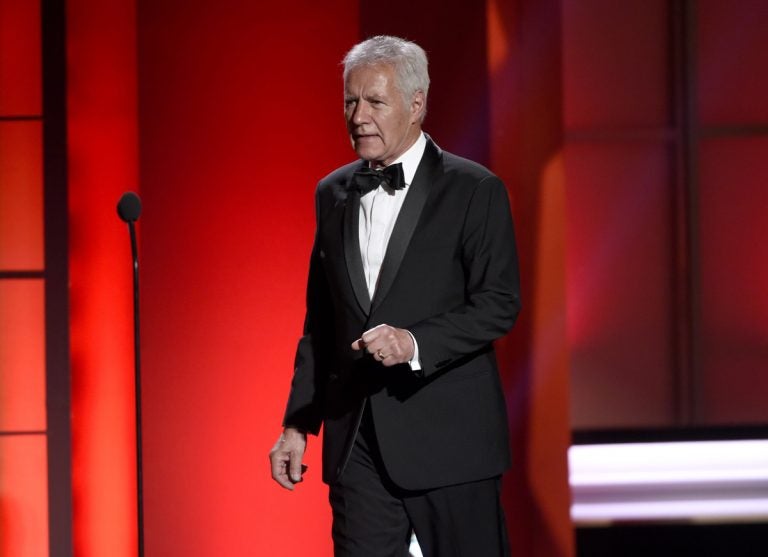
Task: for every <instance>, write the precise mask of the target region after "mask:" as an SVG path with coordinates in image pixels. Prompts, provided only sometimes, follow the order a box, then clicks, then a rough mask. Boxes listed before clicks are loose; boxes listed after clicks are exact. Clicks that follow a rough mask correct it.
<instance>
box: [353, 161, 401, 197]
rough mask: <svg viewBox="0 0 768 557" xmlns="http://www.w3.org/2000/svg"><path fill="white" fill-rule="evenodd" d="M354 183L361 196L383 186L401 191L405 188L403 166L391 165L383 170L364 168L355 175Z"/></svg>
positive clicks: (398, 164)
mask: <svg viewBox="0 0 768 557" xmlns="http://www.w3.org/2000/svg"><path fill="white" fill-rule="evenodd" d="M352 182H353V183H352V188H353V189H356V190H358V191H359V192H360V195H365V194H366V193H368V192H369V191H373V190H375V189H376V188H378V187H379V186H380V185H381V184H384V185H386V186H389V187H390V188H392V189H393V190H401V189H403V188H404V187H405V177H404V176H403V165H402V164H401V163H397V164H391V165H389V166H388V167H386V168H383V169H381V170H374V169H373V168H363V169H362V170H358V171H357V172H355V173H354V174H353V176H352Z"/></svg>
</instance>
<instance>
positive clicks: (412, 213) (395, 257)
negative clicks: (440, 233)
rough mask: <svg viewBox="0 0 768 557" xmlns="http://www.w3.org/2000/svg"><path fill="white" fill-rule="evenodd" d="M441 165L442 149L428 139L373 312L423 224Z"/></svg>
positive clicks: (383, 270)
mask: <svg viewBox="0 0 768 557" xmlns="http://www.w3.org/2000/svg"><path fill="white" fill-rule="evenodd" d="M439 163H440V149H439V147H437V145H435V144H434V143H433V142H432V141H431V140H430V139H429V136H427V147H426V148H425V150H424V155H423V156H422V158H421V162H420V163H419V167H418V168H417V169H416V174H415V176H414V177H413V183H412V184H411V185H410V186H408V190H409V191H408V195H407V196H406V198H405V201H404V202H403V206H402V207H401V209H400V214H399V215H398V216H397V221H396V222H395V227H394V229H393V230H392V236H390V238H389V244H387V253H386V254H385V255H384V261H383V262H382V264H381V271H379V282H378V284H377V285H376V292H375V293H374V295H373V303H372V306H371V311H374V310H376V308H377V307H378V306H379V305H380V304H381V302H382V301H383V300H384V298H385V297H386V295H387V293H388V292H389V289H390V288H391V287H392V283H393V282H394V280H395V277H396V276H397V271H398V270H399V269H400V264H401V263H402V262H403V257H404V256H405V252H406V250H407V249H408V244H410V242H411V238H412V237H413V231H414V230H415V229H416V225H417V224H418V222H419V217H420V216H421V211H422V209H424V204H425V203H426V201H427V196H428V195H429V190H430V186H431V185H432V183H433V181H434V180H435V179H436V177H437V169H438V166H439Z"/></svg>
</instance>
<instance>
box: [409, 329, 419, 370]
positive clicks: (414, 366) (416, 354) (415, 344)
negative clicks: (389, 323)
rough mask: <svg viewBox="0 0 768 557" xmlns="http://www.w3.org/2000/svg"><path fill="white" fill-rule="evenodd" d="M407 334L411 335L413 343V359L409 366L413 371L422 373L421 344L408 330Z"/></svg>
mask: <svg viewBox="0 0 768 557" xmlns="http://www.w3.org/2000/svg"><path fill="white" fill-rule="evenodd" d="M406 332H407V333H408V334H409V335H411V340H412V341H413V358H411V360H410V361H409V362H408V365H409V366H411V371H421V362H420V361H419V343H418V342H416V337H415V336H413V333H411V331H409V330H408V329H406Z"/></svg>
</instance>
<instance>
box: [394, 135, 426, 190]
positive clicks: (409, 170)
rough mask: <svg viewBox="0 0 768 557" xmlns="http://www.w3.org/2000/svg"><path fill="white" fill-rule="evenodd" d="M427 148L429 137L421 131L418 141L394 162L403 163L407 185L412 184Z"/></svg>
mask: <svg viewBox="0 0 768 557" xmlns="http://www.w3.org/2000/svg"><path fill="white" fill-rule="evenodd" d="M426 148H427V138H426V137H425V135H424V132H421V133H419V137H418V139H417V140H416V142H415V143H414V144H413V145H411V146H410V147H409V148H408V150H407V151H406V152H405V153H403V154H402V155H400V156H399V157H398V158H397V159H395V161H394V162H393V163H392V164H397V163H399V162H400V163H403V178H405V185H406V186H410V185H411V182H413V177H414V176H415V175H416V169H417V168H418V167H419V163H420V162H421V157H422V156H423V155H424V149H426Z"/></svg>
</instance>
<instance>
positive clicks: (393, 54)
mask: <svg viewBox="0 0 768 557" xmlns="http://www.w3.org/2000/svg"><path fill="white" fill-rule="evenodd" d="M343 63H344V81H345V82H346V80H347V76H348V75H349V72H350V71H352V70H353V69H355V68H357V67H360V66H375V65H376V64H389V65H391V66H393V67H394V69H395V75H396V76H397V83H396V85H397V88H398V89H399V90H400V92H401V93H402V94H403V98H404V99H405V102H406V103H408V102H410V100H411V98H413V95H414V94H416V92H417V91H421V92H422V93H423V94H424V110H423V111H422V113H421V120H422V121H423V120H424V116H426V114H427V93H428V91H429V71H428V69H427V66H428V62H427V53H426V52H424V49H423V48H421V47H420V46H419V45H417V44H416V43H414V42H411V41H406V40H405V39H401V38H400V37H391V36H389V35H377V36H375V37H371V38H370V39H367V40H365V41H363V42H361V43H357V44H356V45H355V46H353V47H352V48H351V49H350V51H349V52H347V54H346V56H344V62H343Z"/></svg>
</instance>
